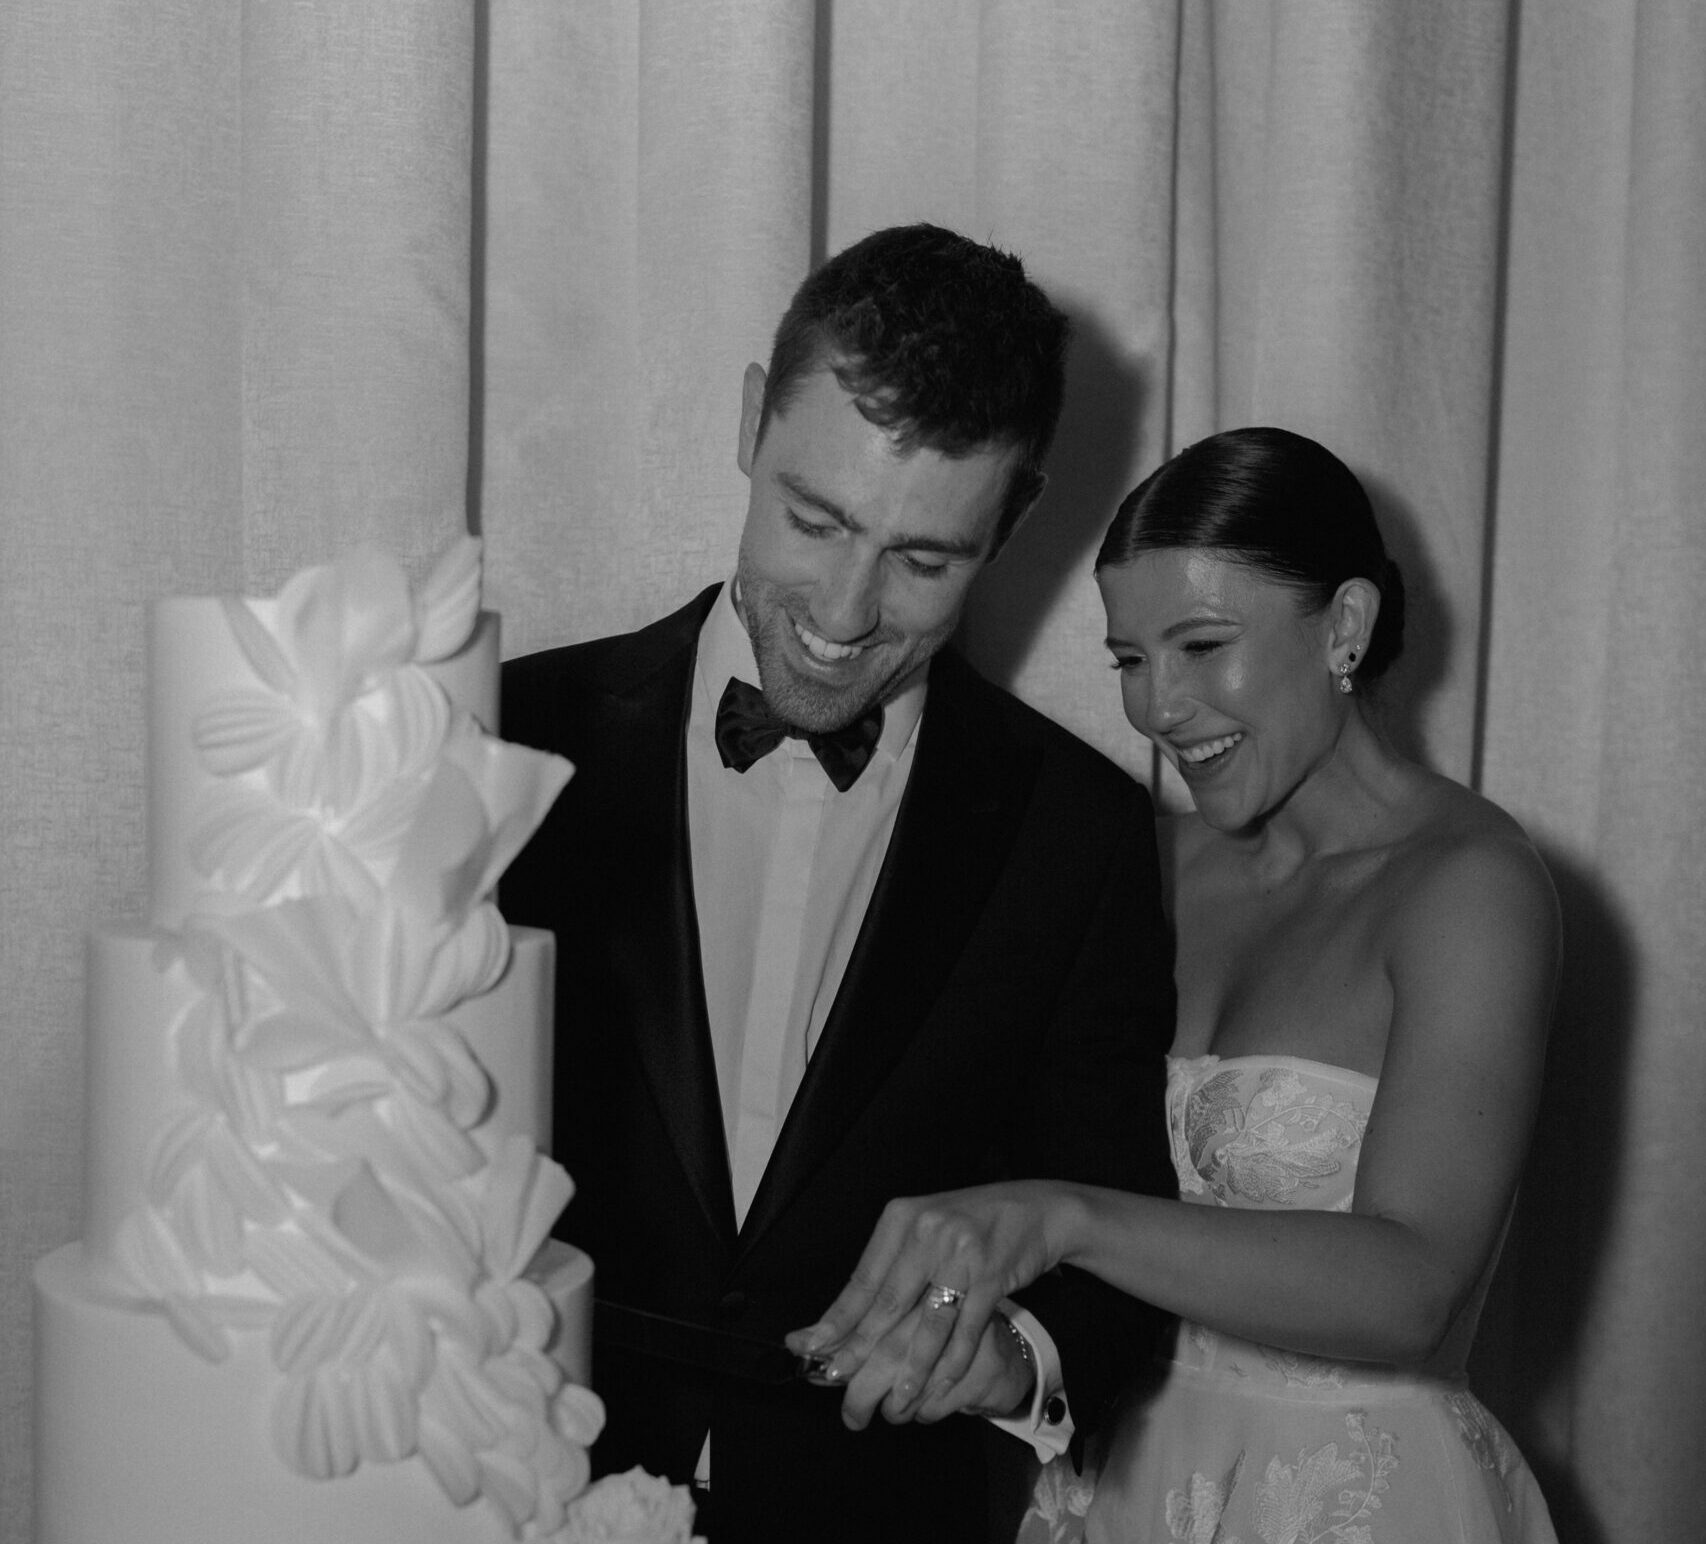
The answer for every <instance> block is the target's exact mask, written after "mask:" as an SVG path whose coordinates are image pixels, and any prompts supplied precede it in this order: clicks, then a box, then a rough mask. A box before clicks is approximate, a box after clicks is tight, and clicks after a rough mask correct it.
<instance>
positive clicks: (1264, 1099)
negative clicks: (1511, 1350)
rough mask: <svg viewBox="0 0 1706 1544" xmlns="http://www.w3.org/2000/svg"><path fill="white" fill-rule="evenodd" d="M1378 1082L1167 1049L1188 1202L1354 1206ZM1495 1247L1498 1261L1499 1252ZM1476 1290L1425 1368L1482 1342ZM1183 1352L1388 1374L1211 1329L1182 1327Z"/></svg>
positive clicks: (1320, 1379) (1254, 1365) (1284, 1063)
mask: <svg viewBox="0 0 1706 1544" xmlns="http://www.w3.org/2000/svg"><path fill="white" fill-rule="evenodd" d="M1378 1087H1379V1084H1378V1082H1377V1080H1376V1079H1374V1078H1371V1077H1369V1076H1368V1075H1367V1074H1366V1073H1361V1072H1353V1071H1352V1070H1351V1069H1350V1068H1348V1067H1336V1066H1332V1065H1330V1064H1329V1063H1327V1062H1318V1061H1309V1060H1307V1059H1305V1058H1302V1057H1296V1056H1224V1057H1223V1056H1214V1055H1208V1056H1191V1057H1180V1056H1169V1057H1168V1058H1167V1136H1168V1142H1169V1144H1170V1146H1171V1148H1172V1153H1173V1167H1174V1169H1175V1171H1176V1173H1177V1176H1178V1181H1179V1196H1180V1199H1181V1200H1185V1201H1190V1202H1195V1203H1197V1204H1199V1205H1208V1206H1238V1207H1258V1208H1263V1209H1267V1210H1306V1211H1323V1212H1348V1211H1349V1210H1350V1209H1351V1202H1352V1200H1353V1198H1354V1196H1355V1193H1356V1175H1357V1159H1358V1157H1359V1155H1360V1153H1361V1150H1362V1139H1363V1136H1364V1134H1365V1133H1366V1131H1367V1130H1368V1118H1369V1113H1370V1111H1371V1110H1372V1108H1373V1105H1374V1095H1375V1090H1376V1089H1377V1088H1378ZM1496 1253H1497V1252H1496V1251H1495V1258H1496ZM1491 1275H1492V1266H1491V1264H1489V1266H1488V1268H1487V1271H1486V1273H1485V1275H1484V1277H1483V1280H1482V1283H1481V1286H1480V1289H1479V1290H1477V1291H1476V1292H1475V1293H1474V1294H1472V1296H1471V1300H1470V1302H1469V1303H1468V1305H1467V1306H1466V1307H1465V1308H1464V1310H1463V1312H1462V1313H1461V1314H1460V1315H1459V1317H1458V1322H1457V1323H1456V1324H1455V1325H1454V1326H1453V1327H1452V1332H1451V1334H1450V1335H1449V1336H1448V1337H1447V1340H1446V1344H1445V1345H1444V1346H1443V1347H1442V1348H1441V1350H1440V1353H1439V1355H1438V1356H1436V1358H1435V1359H1434V1362H1433V1363H1432V1365H1431V1366H1430V1367H1429V1368H1427V1369H1426V1371H1427V1372H1428V1373H1430V1374H1432V1375H1434V1376H1436V1377H1443V1378H1447V1379H1454V1378H1457V1377H1459V1376H1461V1374H1462V1369H1463V1362H1464V1359H1465V1358H1466V1357H1467V1355H1468V1350H1469V1346H1470V1343H1471V1342H1472V1341H1473V1339H1474V1334H1475V1324H1476V1321H1477V1319H1478V1318H1479V1317H1480V1309H1481V1302H1482V1299H1483V1297H1484V1295H1485V1291H1486V1285H1487V1280H1488V1279H1490V1277H1491ZM1178 1355H1179V1356H1180V1357H1181V1358H1182V1359H1188V1360H1189V1361H1192V1362H1194V1363H1197V1364H1198V1365H1208V1364H1213V1365H1219V1366H1224V1367H1229V1368H1231V1369H1232V1370H1236V1371H1238V1372H1240V1373H1242V1374H1245V1375H1250V1374H1256V1375H1260V1374H1261V1373H1262V1372H1265V1373H1267V1374H1269V1375H1273V1376H1277V1377H1279V1378H1280V1379H1281V1380H1282V1381H1284V1382H1285V1383H1286V1384H1288V1385H1290V1386H1292V1387H1296V1386H1298V1385H1299V1384H1304V1385H1312V1384H1316V1383H1321V1384H1324V1385H1327V1386H1331V1387H1335V1388H1342V1387H1344V1386H1345V1384H1346V1382H1347V1381H1354V1382H1357V1383H1364V1382H1368V1381H1379V1382H1384V1381H1386V1379H1387V1378H1389V1377H1390V1376H1392V1373H1391V1371H1390V1370H1389V1369H1385V1368H1377V1367H1375V1366H1373V1365H1371V1364H1367V1363H1352V1364H1348V1365H1347V1364H1340V1363H1334V1362H1327V1361H1323V1360H1321V1359H1319V1358H1315V1357H1307V1356H1301V1355H1298V1354H1296V1353H1293V1352H1281V1351H1278V1350H1276V1349H1275V1348H1274V1347H1272V1346H1257V1345H1254V1344H1252V1343H1250V1342H1246V1341H1240V1340H1235V1339H1234V1338H1232V1337H1231V1336H1226V1335H1218V1334H1211V1333H1210V1332H1209V1331H1207V1330H1204V1329H1203V1328H1202V1327H1201V1326H1200V1325H1196V1324H1191V1323H1186V1324H1184V1325H1183V1326H1182V1327H1181V1330H1180V1335H1179V1346H1178Z"/></svg>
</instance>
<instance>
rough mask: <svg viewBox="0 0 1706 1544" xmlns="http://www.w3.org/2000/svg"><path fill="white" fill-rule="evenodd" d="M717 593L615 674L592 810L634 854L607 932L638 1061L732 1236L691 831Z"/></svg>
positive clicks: (649, 639)
mask: <svg viewBox="0 0 1706 1544" xmlns="http://www.w3.org/2000/svg"><path fill="white" fill-rule="evenodd" d="M714 594H715V591H714V590H712V591H708V592H706V594H704V595H701V596H700V597H698V599H697V600H696V601H695V602H694V603H693V604H692V605H691V606H689V607H688V608H686V610H684V611H681V612H677V613H676V614H675V615H674V616H671V617H669V618H666V619H665V620H664V622H662V623H659V624H657V626H656V627H655V628H652V629H648V630H647V632H646V633H645V634H642V635H641V638H640V639H639V640H637V646H636V648H635V650H634V651H633V653H632V655H631V656H630V657H629V659H628V660H627V661H626V667H627V668H625V669H624V670H623V672H622V673H621V674H619V675H618V674H615V673H613V675H612V679H611V683H610V686H609V689H608V692H607V695H606V697H605V700H604V714H605V731H604V732H605V733H606V734H607V736H608V737H609V738H608V740H607V744H606V749H607V750H608V751H609V752H610V753H611V754H610V757H609V760H610V763H611V765H612V766H613V768H614V769H615V775H614V778H613V779H612V781H611V784H610V787H609V789H608V793H609V798H608V800H607V801H606V803H605V805H604V807H603V808H600V809H597V810H594V811H592V812H591V816H592V818H593V819H595V820H609V821H611V822H613V823H615V826H616V827H617V828H618V829H620V832H621V841H622V843H623V845H624V846H625V848H626V849H627V852H628V853H629V854H631V859H632V861H631V862H629V861H624V863H623V864H622V867H621V878H620V880H619V881H618V884H619V886H620V891H619V893H618V894H617V895H614V896H612V897H611V900H612V905H611V908H610V916H611V922H610V924H609V926H610V931H609V935H608V937H609V942H610V948H611V953H612V956H613V962H614V964H615V965H616V969H617V974H618V976H619V977H620V978H621V980H622V981H623V982H624V983H625V987H626V990H627V991H628V992H629V994H630V1008H629V1021H630V1022H631V1023H632V1024H633V1025H634V1026H635V1035H636V1049H637V1052H638V1055H639V1058H640V1062H641V1065H642V1067H643V1069H644V1072H645V1076H646V1079H647V1082H648V1083H649V1084H650V1086H651V1091H652V1096H653V1098H654V1099H655V1100H656V1102H657V1105H658V1108H659V1110H660V1111H661V1112H662V1114H663V1122H664V1127H665V1129H666V1130H667V1131H668V1133H669V1137H670V1140H671V1142H672V1143H673V1144H674V1146H675V1149H676V1152H677V1155H678V1156H679V1158H680V1160H681V1165H682V1168H683V1169H684V1170H685V1171H686V1174H687V1177H688V1182H689V1184H690V1185H691V1187H692V1189H693V1192H694V1195H695V1196H696V1198H697V1200H698V1202H699V1205H700V1207H701V1208H702V1209H703V1211H704V1213H705V1215H706V1217H707V1218H708V1219H709V1221H710V1223H711V1225H712V1227H713V1228H714V1229H715V1231H716V1232H717V1234H718V1236H719V1237H721V1238H723V1239H725V1240H727V1241H728V1242H729V1243H730V1244H731V1245H732V1244H733V1241H734V1236H735V1222H734V1196H733V1191H732V1188H731V1185H730V1181H729V1164H728V1149H727V1142H726V1140H725V1137H724V1133H723V1113H722V1102H721V1099H720V1096H719V1094H718V1090H717V1068H716V1060H715V1057H714V1055H713V1053H712V1049H711V1034H710V1027H709V1023H708V1019H707V1015H706V1008H705V986H704V971H703V965H702V962H701V960H700V956H699V923H698V914H697V911H696V909H695V903H694V896H693V864H692V847H691V844H690V841H689V838H688V829H687V772H686V751H685V745H686V737H687V714H688V709H689V706H690V703H691V694H692V683H693V664H694V658H695V653H696V644H697V639H698V631H699V626H700V623H701V622H702V621H703V619H704V616H705V613H706V611H707V610H708V609H709V601H710V598H711V597H712V596H713V595H714ZM594 1032H595V1033H596V1029H595V1030H594Z"/></svg>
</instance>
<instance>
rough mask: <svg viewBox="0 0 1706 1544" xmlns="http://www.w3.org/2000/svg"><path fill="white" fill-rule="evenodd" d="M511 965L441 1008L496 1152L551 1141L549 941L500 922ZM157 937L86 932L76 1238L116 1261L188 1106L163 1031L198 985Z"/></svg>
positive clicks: (479, 1135)
mask: <svg viewBox="0 0 1706 1544" xmlns="http://www.w3.org/2000/svg"><path fill="white" fill-rule="evenodd" d="M510 934H511V938H512V940H513V947H512V950H511V954H510V961H509V966H508V968H507V969H506V971H505V972H504V975H503V977H502V979H501V980H500V981H499V982H498V984H497V985H496V986H495V987H494V988H492V990H491V991H489V992H486V993H483V994H482V995H480V996H477V997H472V998H469V999H467V1000H466V1001H464V1002H462V1003H460V1004H458V1005H457V1006H456V1008H455V1009H454V1010H453V1011H452V1013H451V1014H450V1015H449V1019H450V1022H451V1023H452V1024H453V1025H454V1027H455V1028H456V1030H457V1031H458V1032H459V1033H460V1034H461V1035H462V1037H463V1038H464V1040H465V1041H466V1043H467V1046H468V1048H469V1049H470V1050H471V1051H472V1052H473V1054H474V1055H475V1057H476V1058H477V1059H478V1060H479V1062H480V1064H481V1065H482V1066H483V1067H484V1068H485V1070H486V1072H487V1074H488V1075H489V1076H490V1078H491V1081H492V1087H493V1091H494V1093H493V1103H492V1106H491V1108H490V1109H489V1111H488V1112H487V1114H486V1116H485V1118H484V1119H483V1120H482V1121H481V1123H480V1124H479V1125H478V1126H476V1127H475V1128H474V1132H473V1136H474V1140H475V1141H476V1142H477V1143H479V1145H480V1146H481V1147H482V1148H483V1149H484V1150H485V1151H486V1153H487V1156H488V1157H490V1156H492V1155H494V1154H495V1153H496V1152H497V1150H498V1148H499V1146H500V1145H501V1144H502V1143H503V1142H504V1141H505V1140H506V1139H507V1138H509V1137H512V1136H522V1137H525V1138H527V1140H528V1141H529V1143H530V1144H531V1145H533V1146H535V1147H538V1148H542V1149H545V1150H547V1151H548V1150H549V1148H550V1143H551V1129H550V1125H551V1114H550V1111H551V1100H550V1090H551V1050H552V1037H551V1028H550V1026H551V992H552V962H553V959H554V957H555V956H554V951H555V940H554V939H553V938H552V936H551V935H550V934H549V933H547V932H545V931H543V930H541V929H538V928H512V929H510ZM159 944H160V935H158V934H155V933H152V932H150V931H148V930H147V929H144V928H131V929H125V928H107V929H103V930H101V931H99V932H96V933H94V934H92V935H91V937H90V940H89V953H88V969H89V998H88V1004H89V1006H88V1042H87V1043H88V1049H87V1053H86V1069H85V1071H86V1078H87V1098H88V1104H87V1118H88V1125H87V1130H86V1135H85V1153H86V1165H85V1169H84V1213H83V1215H84V1227H83V1239H84V1244H85V1247H86V1248H87V1249H88V1251H89V1254H90V1256H91V1258H92V1259H94V1260H95V1261H97V1262H108V1261H111V1260H112V1259H113V1258H114V1248H115V1242H116V1239H117V1235H118V1230H119V1227H120V1224H121V1223H122V1222H123V1221H124V1219H125V1218H126V1217H127V1216H129V1215H130V1214H132V1213H133V1212H134V1211H136V1210H137V1209H138V1208H140V1207H141V1206H143V1204H144V1202H145V1199H146V1195H145V1192H146V1188H147V1185H148V1177H149V1175H150V1173H151V1172H152V1168H153V1164H154V1159H155V1156H156V1153H155V1144H156V1142H157V1141H158V1140H159V1139H160V1137H161V1136H162V1134H164V1133H166V1132H168V1131H170V1130H171V1129H172V1128H173V1126H174V1125H175V1124H176V1122H177V1121H178V1120H179V1118H180V1117H182V1116H185V1115H188V1114H189V1113H191V1112H192V1110H193V1109H194V1105H193V1104H192V1096H191V1093H190V1091H189V1088H188V1086H187V1084H186V1081H185V1079H184V1077H183V1075H182V1072H181V1070H180V1068H179V1067H178V1065H177V1064H176V1058H175V1056H174V1051H173V1044H172V1040H173V1033H174V1030H175V1027H176V1026H177V1025H178V1024H179V1023H180V1021H181V1020H182V1018H183V1015H184V1014H185V1013H186V1012H187V1011H188V1010H189V1009H190V1007H191V1006H192V1004H193V1002H194V1000H195V997H196V991H195V988H194V986H193V984H192V982H191V981H190V979H189V975H188V972H187V971H186V969H185V967H184V965H183V963H182V961H177V962H175V963H171V964H169V965H168V966H167V967H166V968H164V969H162V968H161V967H160V964H159V961H158V960H157V956H156V950H157V949H158V947H159Z"/></svg>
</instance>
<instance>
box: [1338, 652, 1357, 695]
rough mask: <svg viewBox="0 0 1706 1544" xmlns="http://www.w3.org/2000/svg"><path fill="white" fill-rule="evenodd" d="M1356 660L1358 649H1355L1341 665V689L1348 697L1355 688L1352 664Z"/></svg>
mask: <svg viewBox="0 0 1706 1544" xmlns="http://www.w3.org/2000/svg"><path fill="white" fill-rule="evenodd" d="M1356 662H1357V657H1356V651H1355V650H1354V649H1353V650H1352V651H1351V652H1350V653H1349V654H1348V655H1347V656H1346V657H1345V659H1344V660H1343V661H1342V662H1341V663H1340V665H1339V690H1340V691H1341V692H1342V693H1344V695H1345V696H1347V697H1348V696H1350V694H1351V692H1352V691H1353V690H1354V688H1353V687H1352V686H1351V666H1353V665H1354V664H1356Z"/></svg>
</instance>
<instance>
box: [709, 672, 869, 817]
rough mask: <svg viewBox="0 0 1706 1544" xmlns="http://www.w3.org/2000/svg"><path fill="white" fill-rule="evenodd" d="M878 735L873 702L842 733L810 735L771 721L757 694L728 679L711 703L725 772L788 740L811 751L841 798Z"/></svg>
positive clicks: (773, 718) (861, 768) (744, 766)
mask: <svg viewBox="0 0 1706 1544" xmlns="http://www.w3.org/2000/svg"><path fill="white" fill-rule="evenodd" d="M882 732H883V709H882V704H880V703H878V704H876V705H874V706H872V707H870V708H867V709H866V710H865V713H864V716H863V717H861V718H856V719H854V720H853V722H852V723H851V724H847V725H845V726H844V727H843V728H840V729H832V730H830V731H829V732H828V733H827V734H811V733H809V732H808V731H806V730H804V729H800V728H797V727H795V726H794V725H793V724H788V723H784V722H783V721H782V720H781V719H779V718H777V717H776V715H775V714H774V713H772V712H771V711H770V706H769V704H768V703H766V702H765V700H764V693H763V692H761V691H760V690H759V689H758V688H757V687H756V686H751V685H749V684H748V683H747V682H745V681H741V680H737V679H735V678H734V677H733V676H731V677H730V678H729V684H728V685H727V686H725V687H724V688H723V700H722V701H721V702H719V703H718V704H717V754H718V755H720V756H721V757H722V758H723V765H724V766H725V767H733V768H734V769H735V771H737V772H744V771H746V769H747V768H748V767H750V766H751V765H752V764H753V762H755V761H757V760H758V759H759V757H761V756H768V755H769V754H770V752H771V751H773V750H775V749H776V747H777V746H778V745H780V744H781V743H782V741H783V739H784V738H786V737H788V736H790V735H791V736H792V737H793V738H795V739H796V740H804V741H805V742H806V744H807V745H809V746H810V747H811V752H812V755H814V756H816V757H817V760H818V765H819V766H820V767H822V768H823V770H824V771H825V772H826V773H827V774H828V776H829V780H830V782H832V783H834V784H835V786H836V788H837V789H838V790H839V791H840V792H842V793H846V791H847V790H848V789H849V788H851V787H852V786H853V785H854V783H856V782H857V781H858V780H859V774H860V773H861V772H863V771H864V770H865V763H866V762H868V761H869V760H870V759H871V752H872V751H874V750H875V749H876V748H877V738H878V736H880V735H881V734H882Z"/></svg>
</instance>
